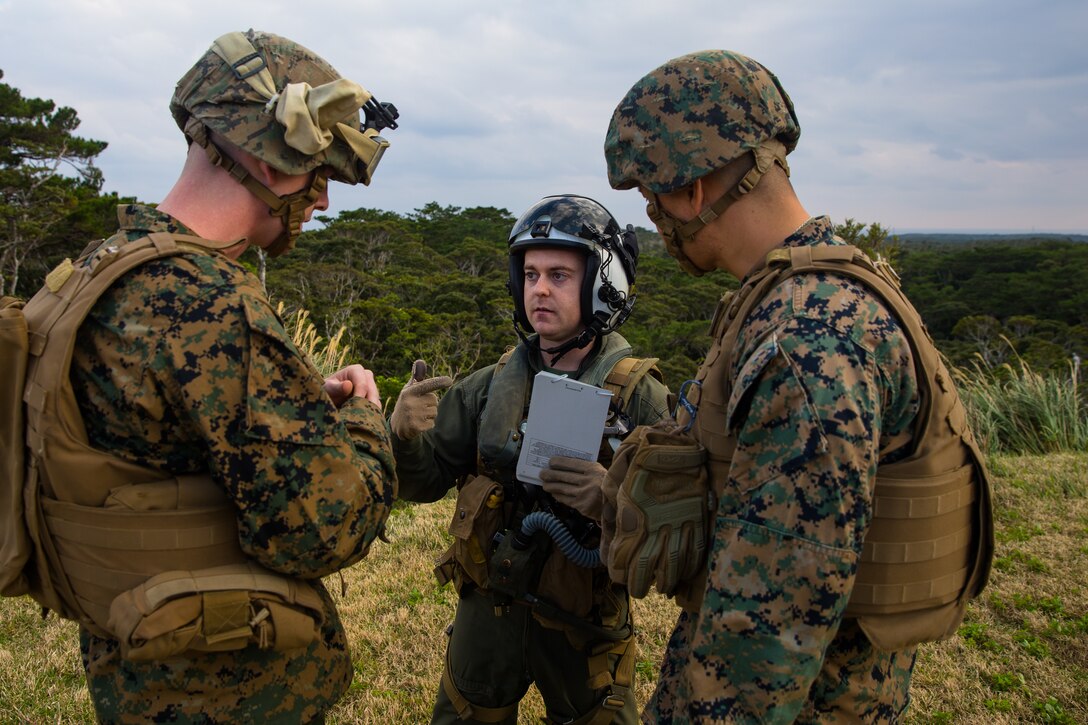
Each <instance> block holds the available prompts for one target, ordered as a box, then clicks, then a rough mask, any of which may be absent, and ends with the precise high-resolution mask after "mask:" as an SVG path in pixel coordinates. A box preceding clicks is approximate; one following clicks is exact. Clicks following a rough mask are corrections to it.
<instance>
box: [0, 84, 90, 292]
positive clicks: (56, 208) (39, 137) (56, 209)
mask: <svg viewBox="0 0 1088 725" xmlns="http://www.w3.org/2000/svg"><path fill="white" fill-rule="evenodd" d="M0 78H3V72H2V71H0ZM78 127H79V117H78V116H77V115H76V112H75V110H74V109H72V108H68V107H67V106H62V107H60V108H57V106H56V104H54V102H53V101H51V100H46V99H41V98H27V97H24V96H23V95H22V93H21V92H20V91H19V90H18V89H16V88H14V87H12V86H10V85H8V84H6V83H0V294H19V293H20V291H21V289H20V275H23V277H24V280H25V278H26V274H27V272H28V271H29V272H30V273H31V277H30V280H31V281H33V280H36V279H37V274H38V273H40V272H43V270H42V269H40V268H42V267H45V264H44V263H43V260H44V258H45V257H48V256H50V255H53V254H55V251H56V248H57V247H58V246H60V245H64V244H65V243H67V242H69V241H70V240H71V239H72V236H71V234H72V232H73V230H72V229H71V228H69V227H67V226H66V224H65V222H67V221H72V222H74V223H76V225H78V223H79V222H83V221H87V220H88V218H89V217H92V216H93V215H94V210H93V209H94V208H95V206H96V197H97V195H98V191H99V189H100V188H101V186H102V174H101V172H100V171H99V170H98V168H97V167H95V165H94V160H95V158H96V157H97V156H98V155H99V154H100V153H102V151H103V150H104V149H105V148H106V144H105V143H104V142H102V141H94V140H90V139H84V138H81V137H79V136H76V135H75V134H74V132H75V130H76V129H77V128H78ZM83 204H89V205H90V207H88V208H83V209H81V205H83ZM86 241H88V240H87V239H84V240H83V242H84V243H85V242H86ZM80 246H82V245H80ZM28 262H37V263H38V264H37V267H38V268H33V266H34V265H33V264H32V265H30V266H32V269H31V270H24V266H25V265H27V263H28ZM24 286H28V287H29V285H26V282H25V281H24Z"/></svg>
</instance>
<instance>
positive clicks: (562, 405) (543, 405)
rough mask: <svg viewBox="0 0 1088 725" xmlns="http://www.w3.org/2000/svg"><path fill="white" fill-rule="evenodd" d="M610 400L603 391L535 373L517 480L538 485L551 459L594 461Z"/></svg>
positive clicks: (579, 383) (577, 382) (565, 378)
mask: <svg viewBox="0 0 1088 725" xmlns="http://www.w3.org/2000/svg"><path fill="white" fill-rule="evenodd" d="M611 397H612V393H610V392H608V391H607V390H605V389H604V388H598V387H596V386H594V385H589V384H588V383H583V382H579V381H577V380H571V379H570V378H568V377H567V376H565V375H556V374H554V373H549V372H546V371H543V370H542V371H540V372H539V373H537V374H536V377H535V378H534V380H533V396H532V398H531V399H530V401H529V419H528V421H527V422H526V426H525V439H524V440H523V441H522V444H521V455H520V456H519V457H518V466H517V475H518V480H519V481H522V482H524V483H535V484H541V483H542V481H541V480H540V471H541V470H543V469H545V468H547V467H548V460H549V459H550V458H551V457H552V456H569V457H571V458H581V459H583V460H586V461H595V460H597V454H598V453H599V452H600V449H601V437H602V436H603V435H604V424H605V420H606V419H607V418H608V400H609V398H611Z"/></svg>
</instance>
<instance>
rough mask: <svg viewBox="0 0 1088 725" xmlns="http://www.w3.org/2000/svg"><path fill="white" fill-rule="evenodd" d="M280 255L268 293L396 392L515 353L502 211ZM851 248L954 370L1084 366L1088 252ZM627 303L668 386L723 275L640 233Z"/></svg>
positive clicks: (328, 237) (878, 242)
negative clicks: (882, 264)
mask: <svg viewBox="0 0 1088 725" xmlns="http://www.w3.org/2000/svg"><path fill="white" fill-rule="evenodd" d="M325 221H326V222H327V224H326V226H325V228H324V229H321V230H320V231H315V232H308V233H306V234H304V235H303V237H302V238H301V240H300V241H299V245H298V248H297V249H296V250H295V251H294V252H292V253H291V254H290V255H287V256H285V257H281V258H279V259H277V260H270V261H269V262H268V264H269V268H268V275H267V278H268V287H269V290H270V292H271V293H272V295H273V297H276V298H278V299H280V300H282V301H284V302H285V303H286V304H287V306H288V307H289V308H290V307H304V308H307V309H309V310H310V311H311V312H312V313H313V315H314V319H315V320H316V321H317V322H318V325H319V328H320V329H322V330H323V331H324V332H325V333H327V334H330V333H333V332H335V331H336V330H338V329H339V328H340V327H341V326H345V327H346V328H347V334H346V337H345V339H346V341H347V342H348V343H349V344H350V345H351V347H352V348H353V349H354V350H355V352H356V353H357V356H358V358H359V359H360V360H362V361H363V362H364V363H366V364H368V365H369V366H371V367H373V368H374V369H375V370H376V371H377V372H378V373H379V375H382V376H386V377H395V378H400V379H403V377H404V375H405V374H406V373H407V371H408V368H409V366H410V365H411V362H412V360H414V359H415V358H417V357H422V358H424V359H426V360H428V362H431V363H432V365H434V366H435V368H436V369H439V370H442V371H445V372H450V373H453V374H455V375H458V374H463V373H465V372H467V371H469V370H471V369H474V368H475V367H478V366H479V365H483V364H487V363H489V362H491V361H493V360H495V359H496V358H497V357H498V356H499V354H501V352H502V350H503V349H505V347H506V346H507V345H509V344H512V343H513V342H515V341H516V338H515V336H514V333H513V328H512V325H511V322H510V315H511V312H512V306H511V303H510V299H509V296H508V294H507V292H506V287H505V285H506V279H507V275H508V270H507V261H506V253H505V246H506V245H505V240H506V235H507V232H508V231H509V228H510V226H511V225H512V224H513V221H514V218H513V216H512V215H511V214H510V213H509V212H508V211H507V210H505V209H496V208H493V207H475V208H470V209H461V208H457V207H442V206H439V205H438V204H429V205H427V206H426V207H424V208H422V209H419V210H417V211H416V212H414V213H412V214H407V215H400V214H394V213H391V212H384V211H378V210H373V209H359V210H355V211H351V212H346V213H343V214H341V215H340V216H339V217H338V218H336V219H326V220H325ZM839 231H840V232H841V233H842V234H843V235H844V236H845V237H846V238H847V239H849V240H850V241H852V242H855V243H857V244H859V245H861V246H862V247H865V248H867V249H869V250H870V251H876V252H879V253H882V254H885V255H886V256H889V257H891V258H892V259H893V261H894V264H895V266H896V268H897V269H898V271H899V274H900V275H901V277H902V280H903V286H904V288H905V289H906V291H907V294H908V295H909V296H910V297H911V299H912V300H913V301H914V302H915V305H916V306H917V307H918V309H919V311H920V312H921V314H922V316H923V318H924V319H925V320H926V322H927V324H928V326H929V328H930V331H931V333H932V334H933V336H934V337H935V338H936V339H937V340H938V342H939V344H940V346H941V348H942V349H943V350H944V351H945V352H946V354H948V355H949V356H950V357H951V358H952V359H953V361H954V362H956V363H960V364H963V363H967V362H969V361H970V360H971V359H973V358H974V357H975V356H976V354H978V355H982V356H983V358H984V359H985V360H986V361H987V363H988V364H997V363H1000V362H1003V361H1005V360H1008V359H1012V358H1013V357H1015V355H1021V356H1023V357H1024V358H1025V359H1026V360H1028V362H1029V363H1030V364H1031V365H1032V366H1033V367H1036V368H1052V367H1061V366H1065V365H1068V364H1069V362H1070V361H1071V359H1072V356H1073V355H1074V354H1078V355H1079V356H1080V357H1081V358H1084V357H1086V356H1088V245H1085V244H1079V243H1075V242H1058V241H1046V242H1043V243H1036V244H1033V245H1027V246H1022V245H1017V244H1006V243H1000V244H988V245H968V246H963V247H956V246H942V247H940V248H923V249H916V248H913V247H910V246H906V245H901V244H898V243H897V240H896V239H895V238H894V237H890V238H889V237H888V236H887V235H886V232H885V230H883V228H881V227H880V225H878V224H873V225H865V224H860V223H858V222H855V221H854V220H852V219H848V220H845V221H844V222H843V224H842V225H840V226H839ZM639 238H640V243H641V247H642V256H641V258H640V260H639V270H638V278H637V280H636V292H637V294H638V301H637V303H636V305H635V311H634V313H633V315H632V317H631V319H630V320H629V321H628V322H627V324H626V325H624V327H623V329H622V332H623V334H624V335H625V336H626V337H627V338H628V340H630V341H631V343H632V344H633V345H634V346H635V349H636V352H637V353H638V354H640V355H650V356H655V357H660V358H662V363H661V365H662V368H663V369H664V370H665V372H666V376H667V379H668V380H669V381H670V382H671V383H673V384H678V383H679V382H680V381H682V380H684V379H685V378H687V377H690V376H691V375H692V373H693V372H694V371H695V368H696V366H697V363H698V360H700V359H701V357H702V354H703V352H704V351H705V349H706V346H707V344H708V340H707V338H706V331H707V328H708V326H709V322H710V318H711V316H712V315H713V312H714V307H715V305H716V304H717V301H718V299H719V297H720V296H721V294H722V293H723V292H724V291H725V290H727V289H730V288H735V287H736V286H737V281H736V280H735V279H734V278H732V277H730V276H729V275H726V274H724V273H715V274H711V275H706V276H704V277H700V278H694V277H690V276H688V275H686V274H684V273H683V272H682V271H681V270H680V268H679V267H678V266H677V265H676V263H675V262H673V261H672V260H671V259H670V258H669V257H668V256H667V255H666V254H665V252H664V249H663V247H662V245H661V243H660V240H659V239H658V237H657V235H656V234H655V233H653V232H650V231H647V230H645V229H640V230H639Z"/></svg>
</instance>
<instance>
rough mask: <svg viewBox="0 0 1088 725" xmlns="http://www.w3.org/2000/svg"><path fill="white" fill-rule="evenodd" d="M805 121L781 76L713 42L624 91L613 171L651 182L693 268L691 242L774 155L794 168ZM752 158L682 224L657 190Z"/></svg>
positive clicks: (664, 220)
mask: <svg viewBox="0 0 1088 725" xmlns="http://www.w3.org/2000/svg"><path fill="white" fill-rule="evenodd" d="M800 135H801V125H800V123H798V121H797V116H796V114H795V113H794V110H793V103H792V102H791V101H790V97H789V96H788V95H786V91H785V90H784V89H783V88H782V84H781V83H779V82H778V78H776V77H775V75H774V74H773V73H771V72H770V71H769V70H767V69H766V68H764V67H763V66H762V65H760V64H759V63H757V62H756V61H754V60H752V59H751V58H748V57H745V56H743V55H741V54H739V53H734V52H731V51H727V50H704V51H700V52H697V53H690V54H688V55H684V56H680V57H679V58H674V59H672V60H670V61H669V62H668V63H665V64H664V65H662V66H660V67H659V68H657V69H656V70H654V71H652V72H651V73H649V74H647V75H646V76H645V77H644V78H643V79H642V80H640V81H639V82H638V83H636V84H635V85H634V86H633V87H632V88H631V90H630V91H628V92H627V95H626V96H625V97H624V98H623V100H622V101H620V103H619V105H618V106H617V107H616V111H615V113H614V114H613V115H612V122H611V123H610V124H609V126H608V134H607V136H606V137H605V142H604V146H605V159H606V161H607V162H608V181H609V183H610V184H611V185H612V187H613V188H615V189H631V188H635V187H639V188H642V189H645V190H646V191H647V193H648V197H649V202H650V204H649V206H648V207H647V214H648V215H649V216H650V218H651V219H652V220H653V221H654V222H655V223H656V224H657V225H658V227H659V228H660V229H661V233H662V237H663V239H664V242H665V246H666V249H667V250H668V251H669V253H670V254H671V255H672V256H673V257H675V258H676V259H677V261H679V262H680V264H681V266H682V267H683V268H684V269H685V270H686V271H688V272H689V273H691V274H695V275H699V274H702V272H703V270H700V269H699V268H698V267H695V266H693V265H692V264H691V262H690V260H688V259H687V257H686V256H685V255H684V252H683V245H684V243H685V242H688V241H690V240H691V239H692V238H694V235H695V234H696V233H697V232H698V231H699V229H701V228H702V227H703V225H704V224H705V223H706V222H707V221H709V220H710V219H713V218H714V217H715V216H718V215H721V214H722V213H724V211H725V209H726V208H727V207H728V206H729V204H731V203H733V202H734V201H735V200H737V199H739V198H740V197H741V196H743V195H744V194H746V193H748V192H749V191H751V190H752V189H753V188H755V186H756V184H758V183H759V180H760V178H761V177H762V176H763V174H764V173H766V171H767V170H768V168H769V167H770V165H771V164H774V163H777V164H778V165H779V166H781V167H782V168H783V169H784V170H785V172H786V174H787V175H789V165H788V164H787V163H786V155H787V154H789V153H790V152H791V151H793V149H794V147H795V146H796V145H797V139H798V138H799V137H800ZM742 159H743V163H745V164H751V168H750V169H749V170H748V171H747V173H746V174H745V175H744V176H743V178H741V179H740V180H739V181H738V182H737V184H736V186H735V187H733V188H732V189H729V191H728V192H727V193H726V194H724V195H723V196H722V197H720V198H719V199H718V200H716V201H715V202H714V203H713V204H710V205H709V209H708V210H707V211H706V212H704V215H703V217H701V218H698V219H694V220H691V221H690V222H689V223H687V224H680V223H678V222H677V221H676V220H675V219H674V218H672V217H670V215H669V214H668V213H667V212H665V211H663V210H662V209H661V206H660V204H658V203H657V195H658V194H665V193H669V192H673V191H676V190H677V189H681V188H683V187H685V186H687V185H689V184H691V183H692V182H693V181H695V180H696V179H699V178H702V177H704V176H706V175H707V174H710V173H711V172H713V171H716V170H717V169H721V168H722V167H724V166H726V165H728V164H730V163H732V162H734V161H738V160H742Z"/></svg>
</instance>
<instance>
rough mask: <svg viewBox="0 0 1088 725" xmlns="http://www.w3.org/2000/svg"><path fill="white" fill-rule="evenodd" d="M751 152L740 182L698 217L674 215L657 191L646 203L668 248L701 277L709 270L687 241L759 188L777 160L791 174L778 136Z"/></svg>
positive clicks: (784, 147)
mask: <svg viewBox="0 0 1088 725" xmlns="http://www.w3.org/2000/svg"><path fill="white" fill-rule="evenodd" d="M751 154H752V159H753V162H754V163H753V164H752V167H751V168H750V169H748V172H747V173H746V174H745V175H744V177H743V178H742V179H741V180H740V181H739V182H737V185H736V186H735V187H733V188H732V189H730V190H729V191H727V192H725V193H724V194H722V195H721V196H720V197H718V199H717V200H716V201H715V202H714V203H713V204H711V205H710V206H709V207H707V208H706V209H704V210H703V211H702V212H700V213H699V215H698V216H696V217H695V218H694V219H690V220H688V221H686V222H684V221H681V220H679V219H677V218H676V217H674V216H672V215H671V214H670V213H669V212H667V211H665V208H664V207H663V206H661V200H660V199H659V198H658V196H657V194H654V195H653V201H651V202H650V203H649V204H647V205H646V213H647V215H648V216H649V217H650V219H651V220H652V221H653V222H654V224H656V225H657V226H658V228H659V229H660V230H661V237H662V240H663V241H664V242H665V250H666V251H667V252H668V253H669V255H671V256H672V257H673V258H674V259H675V260H676V261H678V262H679V263H680V266H681V267H682V268H683V269H684V271H685V272H687V273H688V274H690V275H693V276H695V277H700V276H702V275H703V274H704V273H705V272H707V270H705V269H701V268H700V267H698V266H697V265H696V264H695V263H694V262H693V261H691V259H690V258H689V257H688V256H687V255H686V254H685V253H684V250H683V246H684V244H690V243H691V242H693V241H694V240H695V235H696V234H698V233H699V231H700V230H701V229H702V228H703V227H705V226H706V225H707V224H709V223H710V222H712V221H714V220H715V219H717V218H718V217H719V216H721V215H722V214H724V213H725V210H726V209H728V208H729V207H730V206H731V205H732V204H733V203H734V202H737V201H740V200H741V198H742V197H743V196H744V195H745V194H747V193H748V192H750V191H751V190H752V189H754V188H756V184H758V183H759V180H760V179H761V178H763V175H764V174H765V173H767V171H769V170H770V169H771V167H772V166H773V165H774V164H778V165H779V166H781V167H782V169H783V170H784V171H785V172H786V176H789V175H790V167H789V164H788V163H787V162H786V146H785V144H783V143H782V142H781V141H779V140H778V139H768V140H767V141H764V142H763V143H762V144H761V145H760V146H759V147H757V148H754V149H752V150H751Z"/></svg>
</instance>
